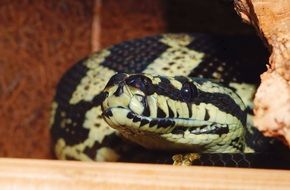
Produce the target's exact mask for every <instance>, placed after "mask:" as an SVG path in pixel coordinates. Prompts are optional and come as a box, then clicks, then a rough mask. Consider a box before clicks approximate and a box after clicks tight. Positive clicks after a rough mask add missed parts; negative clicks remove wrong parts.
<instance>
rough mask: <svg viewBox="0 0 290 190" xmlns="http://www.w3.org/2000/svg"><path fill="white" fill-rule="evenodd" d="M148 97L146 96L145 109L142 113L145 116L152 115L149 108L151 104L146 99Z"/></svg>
mask: <svg viewBox="0 0 290 190" xmlns="http://www.w3.org/2000/svg"><path fill="white" fill-rule="evenodd" d="M146 99H147V97H145V98H144V102H145V103H144V104H143V105H144V110H143V113H142V115H143V116H145V117H150V108H149V105H148V103H147V101H146Z"/></svg>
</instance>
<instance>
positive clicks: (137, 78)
mask: <svg viewBox="0 0 290 190" xmlns="http://www.w3.org/2000/svg"><path fill="white" fill-rule="evenodd" d="M126 84H127V85H129V86H132V87H135V88H137V89H140V90H141V91H143V92H144V93H145V94H147V95H149V94H152V93H153V85H152V81H151V79H149V78H148V77H146V76H143V75H132V76H130V77H128V78H127V79H126Z"/></svg>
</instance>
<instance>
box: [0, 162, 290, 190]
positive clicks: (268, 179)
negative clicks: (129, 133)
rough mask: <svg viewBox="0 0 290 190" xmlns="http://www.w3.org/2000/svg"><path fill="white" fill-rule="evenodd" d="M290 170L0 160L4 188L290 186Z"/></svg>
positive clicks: (273, 187)
mask: <svg viewBox="0 0 290 190" xmlns="http://www.w3.org/2000/svg"><path fill="white" fill-rule="evenodd" d="M289 179H290V171H286V170H284V171H283V170H256V169H238V168H216V167H178V166H168V165H149V164H123V163H91V162H76V161H52V160H50V161H48V160H29V159H27V160H25V159H0V187H1V189H62V190H66V189H70V190H72V189H82V190H85V189H126V190H131V189H134V190H138V189H145V188H149V189H159V190H163V189H164V190H165V189H166V190H171V189H175V190H176V189H182V190H183V189H231V190H232V189H263V190H267V189H276V190H277V189H289V187H290V180H289Z"/></svg>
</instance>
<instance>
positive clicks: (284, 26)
mask: <svg viewBox="0 0 290 190" xmlns="http://www.w3.org/2000/svg"><path fill="white" fill-rule="evenodd" d="M235 9H236V11H237V13H238V14H239V15H240V16H241V18H242V19H243V21H244V22H247V23H249V24H252V25H253V26H254V27H255V28H256V30H257V32H258V34H259V35H260V36H261V38H262V39H263V40H264V41H265V43H266V45H267V47H268V48H269V51H270V52H271V56H270V59H269V64H268V65H267V68H268V70H267V71H266V72H265V73H263V74H262V75H261V85H260V86H259V88H258V90H257V93H256V96H255V99H254V104H255V108H254V113H255V116H254V124H255V126H257V128H258V129H259V130H260V131H262V132H263V133H264V134H265V135H266V136H274V137H279V138H281V139H282V140H284V141H285V142H286V143H288V146H289V147H290V1H289V0H235Z"/></svg>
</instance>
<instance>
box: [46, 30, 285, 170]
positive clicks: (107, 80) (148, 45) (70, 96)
mask: <svg viewBox="0 0 290 190" xmlns="http://www.w3.org/2000/svg"><path fill="white" fill-rule="evenodd" d="M267 58H268V53H267V50H266V49H265V48H264V47H263V45H262V44H261V43H260V41H259V40H258V38H257V37H255V36H223V35H212V34H200V33H192V34H187V33H180V34H174V33H169V34H161V35H155V36H148V37H143V38H140V39H133V40H128V41H125V42H122V43H120V44H116V45H113V46H111V47H108V48H106V49H103V50H100V51H98V52H94V53H92V54H90V55H89V56H87V57H85V58H84V59H82V60H80V61H79V62H78V63H76V64H75V65H73V66H72V67H71V68H70V69H69V70H68V71H67V72H66V73H65V74H64V75H63V76H62V78H61V79H60V81H59V83H58V85H57V90H56V93H55V98H54V101H53V103H52V113H51V121H50V126H51V128H50V131H51V136H52V141H53V151H54V153H55V155H56V157H57V158H58V159H63V160H80V161H99V162H102V161H106V162H118V161H120V162H149V163H151V162H153V163H170V164H172V163H173V164H176V165H218V166H237V167H281V168H285V167H286V168H289V167H290V166H289V163H290V162H289V158H290V157H289V155H290V154H289V149H288V148H287V147H286V146H284V145H283V144H282V143H281V142H279V141H278V140H277V139H273V138H268V137H264V136H263V135H262V134H261V133H260V132H259V131H258V130H257V129H256V128H255V127H254V124H253V122H252V116H253V97H254V94H255V91H256V87H257V84H259V82H260V81H259V73H262V72H263V71H264V69H265V68H264V65H263V64H264V63H267ZM258 63H259V64H258Z"/></svg>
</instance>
